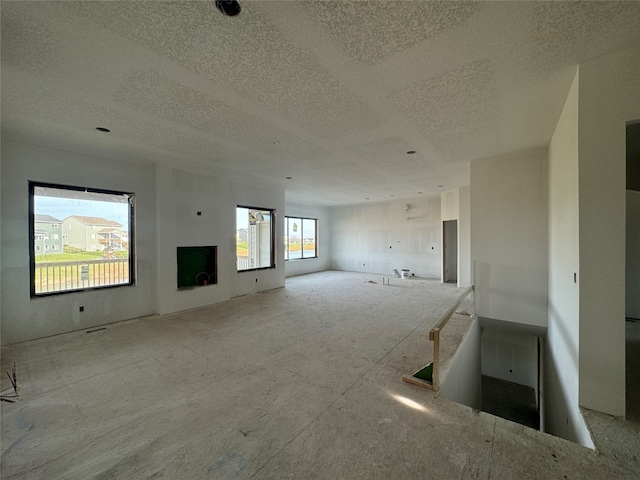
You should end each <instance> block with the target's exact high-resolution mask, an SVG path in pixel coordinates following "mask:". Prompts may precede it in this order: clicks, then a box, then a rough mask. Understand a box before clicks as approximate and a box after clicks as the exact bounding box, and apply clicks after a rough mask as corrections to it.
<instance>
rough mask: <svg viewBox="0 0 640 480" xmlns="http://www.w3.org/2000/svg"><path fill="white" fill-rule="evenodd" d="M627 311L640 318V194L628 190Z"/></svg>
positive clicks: (626, 312) (633, 316) (629, 315)
mask: <svg viewBox="0 0 640 480" xmlns="http://www.w3.org/2000/svg"><path fill="white" fill-rule="evenodd" d="M626 272H627V273H626V286H627V288H626V309H625V315H626V316H627V317H629V318H640V192H636V191H633V190H627V253H626Z"/></svg>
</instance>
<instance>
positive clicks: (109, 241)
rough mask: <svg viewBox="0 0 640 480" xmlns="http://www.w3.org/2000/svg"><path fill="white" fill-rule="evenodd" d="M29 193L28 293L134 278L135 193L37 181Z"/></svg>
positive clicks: (126, 281) (118, 282)
mask: <svg viewBox="0 0 640 480" xmlns="http://www.w3.org/2000/svg"><path fill="white" fill-rule="evenodd" d="M30 194H31V195H30V201H31V202H32V203H31V209H32V213H33V215H32V222H31V225H30V227H31V230H32V235H31V239H30V244H31V257H32V262H31V295H32V296H36V295H48V294H53V293H62V292H67V291H73V290H84V289H89V288H100V287H108V286H114V285H130V284H132V283H133V268H132V263H131V259H132V254H131V252H132V248H131V245H130V242H129V238H130V230H131V225H132V222H131V217H132V208H133V207H132V204H133V194H130V193H123V192H106V191H95V190H90V189H86V188H78V187H65V186H57V185H56V186H54V185H42V184H35V183H30ZM72 227H73V228H72ZM62 228H64V229H65V231H67V232H68V233H67V234H65V235H59V234H58V233H54V231H55V232H58V231H60V230H61V229H62ZM131 233H132V232H131ZM131 237H132V235H131Z"/></svg>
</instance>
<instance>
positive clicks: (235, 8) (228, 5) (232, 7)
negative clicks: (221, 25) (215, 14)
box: [216, 0, 240, 17]
mask: <svg viewBox="0 0 640 480" xmlns="http://www.w3.org/2000/svg"><path fill="white" fill-rule="evenodd" d="M216 8H217V9H218V10H220V11H221V12H222V14H223V15H226V16H227V17H235V16H236V15H238V14H239V13H240V4H239V3H238V2H236V1H235V0H231V1H226V0H216Z"/></svg>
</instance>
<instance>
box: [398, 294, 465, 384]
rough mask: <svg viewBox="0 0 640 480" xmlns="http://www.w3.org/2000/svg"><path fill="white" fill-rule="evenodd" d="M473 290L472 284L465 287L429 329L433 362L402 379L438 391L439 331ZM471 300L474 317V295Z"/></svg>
mask: <svg viewBox="0 0 640 480" xmlns="http://www.w3.org/2000/svg"><path fill="white" fill-rule="evenodd" d="M474 290H475V288H474V286H473V285H470V286H469V287H467V288H466V290H465V291H464V292H462V293H461V294H460V296H459V297H458V300H456V302H455V303H454V304H453V305H451V307H449V309H448V310H447V311H446V312H445V313H444V314H443V315H442V316H441V317H440V320H439V321H438V323H436V325H435V326H434V327H433V328H432V329H431V330H430V331H429V340H430V341H432V342H433V362H431V363H430V364H428V365H427V366H425V367H424V368H422V369H420V370H418V371H417V372H416V373H414V374H413V375H403V376H402V380H404V381H405V382H408V383H412V384H414V385H419V386H421V387H426V388H430V389H431V390H434V391H436V392H437V391H438V389H439V388H440V332H441V331H442V329H443V328H444V327H445V325H446V324H447V322H448V321H449V319H450V318H451V317H452V316H453V314H454V313H455V312H456V309H457V308H458V307H459V306H460V305H461V304H462V302H463V301H464V300H465V299H466V298H467V296H469V294H471V293H472V292H473V291H474ZM473 301H474V304H473V314H472V318H475V317H476V309H475V297H474V300H473Z"/></svg>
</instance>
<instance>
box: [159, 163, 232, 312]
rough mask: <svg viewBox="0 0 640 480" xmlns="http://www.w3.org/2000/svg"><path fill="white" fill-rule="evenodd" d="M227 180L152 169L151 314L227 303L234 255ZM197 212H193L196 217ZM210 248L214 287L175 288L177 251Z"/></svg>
mask: <svg viewBox="0 0 640 480" xmlns="http://www.w3.org/2000/svg"><path fill="white" fill-rule="evenodd" d="M228 184H229V182H227V181H225V179H224V178H222V179H220V178H217V177H214V176H212V175H207V174H205V173H202V172H197V173H196V172H191V171H187V170H179V169H175V168H172V167H169V166H164V165H158V167H157V173H156V200H157V215H158V217H157V242H158V255H157V292H158V297H157V298H158V300H157V311H158V313H160V314H167V313H172V312H177V311H181V310H187V309H190V308H197V307H201V306H204V305H210V304H212V303H216V302H220V301H224V300H228V299H229V297H230V295H231V282H230V278H231V275H232V274H233V275H235V264H234V262H235V251H232V250H231V248H230V247H229V238H230V237H232V236H233V233H234V231H235V225H234V222H235V216H234V215H235V205H233V203H232V202H231V201H230V198H229V196H230V192H229V187H228ZM198 213H199V214H198ZM202 245H216V246H217V247H218V249H217V254H218V283H217V284H215V285H207V286H206V287H193V288H187V289H178V285H177V260H176V258H177V257H176V249H177V247H190V246H202Z"/></svg>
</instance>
